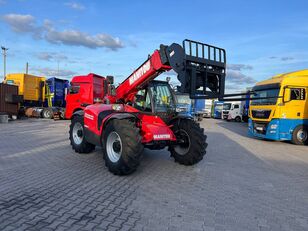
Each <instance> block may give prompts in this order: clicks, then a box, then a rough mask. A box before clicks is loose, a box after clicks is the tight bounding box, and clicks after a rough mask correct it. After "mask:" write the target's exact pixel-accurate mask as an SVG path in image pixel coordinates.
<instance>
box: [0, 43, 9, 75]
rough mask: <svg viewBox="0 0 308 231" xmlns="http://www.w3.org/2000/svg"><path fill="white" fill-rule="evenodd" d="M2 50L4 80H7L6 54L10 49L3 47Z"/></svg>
mask: <svg viewBox="0 0 308 231" xmlns="http://www.w3.org/2000/svg"><path fill="white" fill-rule="evenodd" d="M1 49H2V54H3V74H4V76H3V78H4V79H5V77H6V52H7V50H8V49H9V48H6V47H3V46H2V47H1Z"/></svg>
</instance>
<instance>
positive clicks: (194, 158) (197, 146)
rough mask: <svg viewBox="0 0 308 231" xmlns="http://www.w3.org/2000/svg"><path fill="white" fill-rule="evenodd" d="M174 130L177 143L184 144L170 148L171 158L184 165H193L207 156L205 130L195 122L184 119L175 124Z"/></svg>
mask: <svg viewBox="0 0 308 231" xmlns="http://www.w3.org/2000/svg"><path fill="white" fill-rule="evenodd" d="M172 130H173V132H174V134H175V136H176V137H177V141H181V142H182V143H179V144H174V145H171V146H170V147H169V151H170V152H171V156H172V157H173V158H174V159H175V161H176V162H178V163H180V164H183V165H193V164H196V163H198V162H199V161H200V160H202V159H203V156H204V155H205V154H206V147H207V143H206V138H207V136H206V135H205V134H204V129H203V128H201V127H200V125H199V124H198V123H196V122H195V121H193V120H189V119H183V120H177V121H175V122H174V123H173V127H172Z"/></svg>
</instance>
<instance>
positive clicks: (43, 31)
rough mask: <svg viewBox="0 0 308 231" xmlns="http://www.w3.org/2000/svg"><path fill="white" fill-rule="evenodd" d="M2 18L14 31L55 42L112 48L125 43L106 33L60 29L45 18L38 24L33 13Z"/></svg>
mask: <svg viewBox="0 0 308 231" xmlns="http://www.w3.org/2000/svg"><path fill="white" fill-rule="evenodd" d="M2 18H3V21H4V22H6V23H7V24H8V25H9V26H10V27H11V29H12V30H13V31H14V32H17V33H28V34H31V35H32V36H33V37H34V38H37V39H44V40H46V41H48V42H49V43H53V44H64V45H69V46H83V47H88V48H91V49H96V48H100V47H105V48H109V49H111V50H117V49H118V48H122V47H123V43H122V41H121V40H120V39H119V38H117V37H113V36H111V35H109V34H106V33H99V34H96V35H89V34H87V33H85V32H82V31H79V30H63V31H58V30H56V29H55V28H54V26H53V24H52V22H51V21H49V20H45V21H44V23H43V25H42V26H38V25H36V23H35V18H34V17H33V16H32V15H21V14H7V15H4V16H3V17H2Z"/></svg>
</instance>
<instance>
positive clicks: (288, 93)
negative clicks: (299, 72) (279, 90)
mask: <svg viewBox="0 0 308 231" xmlns="http://www.w3.org/2000/svg"><path fill="white" fill-rule="evenodd" d="M282 101H283V103H287V102H289V101H291V89H290V88H287V87H286V88H285V89H284V92H283V97H282Z"/></svg>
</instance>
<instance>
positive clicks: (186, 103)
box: [175, 92, 194, 118]
mask: <svg viewBox="0 0 308 231" xmlns="http://www.w3.org/2000/svg"><path fill="white" fill-rule="evenodd" d="M175 96H176V110H177V112H178V113H179V115H182V116H187V117H192V118H193V117H194V113H193V111H192V100H191V99H190V98H189V95H188V94H182V93H180V92H176V93H175Z"/></svg>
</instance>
